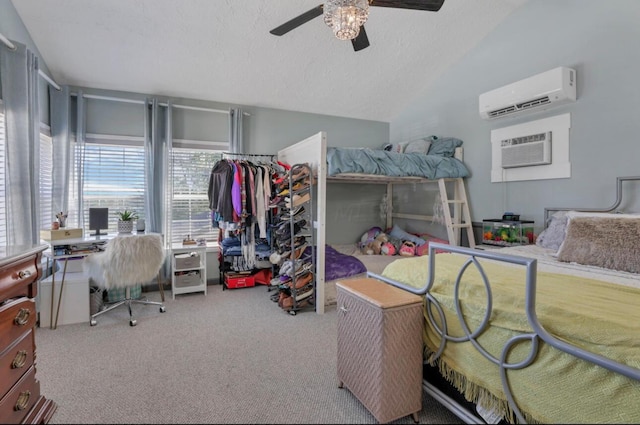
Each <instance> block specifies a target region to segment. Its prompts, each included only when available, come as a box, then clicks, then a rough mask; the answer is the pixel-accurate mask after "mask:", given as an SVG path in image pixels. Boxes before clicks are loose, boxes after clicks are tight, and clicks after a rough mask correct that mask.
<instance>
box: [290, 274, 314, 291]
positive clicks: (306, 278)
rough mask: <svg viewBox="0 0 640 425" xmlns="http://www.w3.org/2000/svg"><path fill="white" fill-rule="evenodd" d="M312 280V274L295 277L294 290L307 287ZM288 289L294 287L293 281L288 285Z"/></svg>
mask: <svg viewBox="0 0 640 425" xmlns="http://www.w3.org/2000/svg"><path fill="white" fill-rule="evenodd" d="M312 280H313V273H310V272H307V274H305V275H303V276H300V277H296V282H295V289H297V290H298V289H302V288H304V287H305V286H307V285H308V284H309V283H311V281H312ZM288 286H289V287H290V288H292V287H294V283H293V280H291V281H290V282H289V284H288Z"/></svg>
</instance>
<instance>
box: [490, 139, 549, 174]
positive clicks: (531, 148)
mask: <svg viewBox="0 0 640 425" xmlns="http://www.w3.org/2000/svg"><path fill="white" fill-rule="evenodd" d="M500 146H501V147H500V153H501V156H502V168H516V167H530V166H533V165H544V164H551V132H550V131H547V132H544V133H538V134H532V135H530V136H523V137H514V138H512V139H506V140H502V141H501V142H500Z"/></svg>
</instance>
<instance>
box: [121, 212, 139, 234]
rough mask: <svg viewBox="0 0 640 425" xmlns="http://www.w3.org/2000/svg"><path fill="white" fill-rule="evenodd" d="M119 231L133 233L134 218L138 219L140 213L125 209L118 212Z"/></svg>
mask: <svg viewBox="0 0 640 425" xmlns="http://www.w3.org/2000/svg"><path fill="white" fill-rule="evenodd" d="M117 214H118V233H131V232H132V231H133V220H137V219H138V214H136V213H135V212H133V211H130V210H127V209H125V210H124V211H119V212H118V213H117Z"/></svg>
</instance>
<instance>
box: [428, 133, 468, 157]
mask: <svg viewBox="0 0 640 425" xmlns="http://www.w3.org/2000/svg"><path fill="white" fill-rule="evenodd" d="M427 140H430V141H431V146H429V152H428V154H429V155H440V156H447V157H453V156H454V155H455V153H456V148H459V147H460V146H462V140H460V139H455V138H453V137H445V138H442V139H439V138H438V137H436V136H431V137H430V138H429V139H427Z"/></svg>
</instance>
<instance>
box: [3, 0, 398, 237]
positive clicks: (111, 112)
mask: <svg viewBox="0 0 640 425" xmlns="http://www.w3.org/2000/svg"><path fill="white" fill-rule="evenodd" d="M0 32H1V33H2V34H4V35H5V36H6V37H8V38H10V39H12V40H17V41H19V42H22V43H24V44H26V45H27V46H29V48H31V49H32V50H34V52H37V54H38V55H39V56H40V54H39V52H38V50H37V47H36V46H35V44H34V43H33V41H32V40H31V37H30V36H29V33H28V32H27V30H26V28H25V27H24V25H23V23H22V21H21V20H20V17H19V16H18V14H17V13H16V11H15V9H14V7H13V5H12V4H11V2H10V1H9V0H0ZM40 57H41V56H40ZM41 63H42V61H41ZM43 69H45V70H47V73H49V72H48V69H47V68H46V64H44V67H43ZM49 75H51V74H49ZM43 81H44V80H43ZM57 83H59V84H62V83H64V82H61V81H58V82H57ZM46 87H47V84H46V83H44V82H43V84H42V89H41V99H42V101H41V105H42V108H43V109H42V110H43V111H48V100H47V99H48V96H47V94H46ZM79 90H82V92H83V93H84V94H89V95H98V96H107V97H116V98H126V99H136V100H144V99H145V98H146V97H150V96H153V93H128V92H117V91H108V90H100V89H97V88H91V87H72V88H71V91H72V92H77V91H79ZM158 99H159V100H160V101H161V102H162V101H165V102H166V100H167V98H166V97H162V96H158ZM171 100H173V101H174V103H176V104H181V105H188V106H197V107H204V108H210V109H220V110H229V108H231V107H241V108H242V109H243V110H244V111H245V112H248V113H249V114H250V116H248V117H245V125H244V138H245V152H246V153H253V154H275V153H277V151H278V150H280V149H282V148H284V147H286V146H289V145H291V144H293V143H296V142H298V141H300V140H303V139H306V138H307V137H309V136H312V135H314V134H316V133H318V132H320V131H325V132H326V133H327V140H328V144H329V145H330V146H370V147H376V148H377V147H381V146H382V145H383V144H385V143H387V142H388V141H389V123H386V122H379V121H367V120H357V119H350V118H343V117H337V116H330V115H319V114H309V113H303V112H296V111H286V110H279V109H269V108H260V107H254V106H251V105H232V104H228V103H224V102H220V101H205V100H199V99H182V98H172V99H171ZM73 105H75V102H73ZM86 105H87V110H86V119H87V122H86V131H87V133H97V134H115V135H121V136H142V135H143V134H144V126H143V123H144V107H143V106H142V105H139V104H132V103H122V102H115V101H112V100H99V99H86ZM43 121H45V122H48V112H45V113H44V115H43ZM72 128H75V121H73V119H72ZM173 129H174V138H177V139H190V140H200V141H216V142H225V141H227V140H228V115H226V114H220V113H212V112H203V111H194V110H185V109H177V108H175V109H174V123H173ZM353 190H358V197H357V199H358V202H357V203H354V202H353V200H352V198H353ZM381 197H382V192H381V191H380V188H379V187H357V186H353V185H349V186H345V187H342V185H334V187H333V189H332V191H331V193H330V194H329V195H328V203H329V208H328V211H327V229H328V232H327V240H328V241H330V242H333V243H338V242H339V243H347V242H354V241H355V240H356V239H358V238H360V235H361V234H362V233H363V232H364V231H365V230H366V229H367V228H368V227H370V226H372V225H378V224H379V223H378V221H379V217H378V216H379V214H378V209H379V208H378V204H379V202H380V199H381ZM347 204H350V206H349V207H348V208H346V207H345V205H347ZM372 221H375V223H372Z"/></svg>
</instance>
